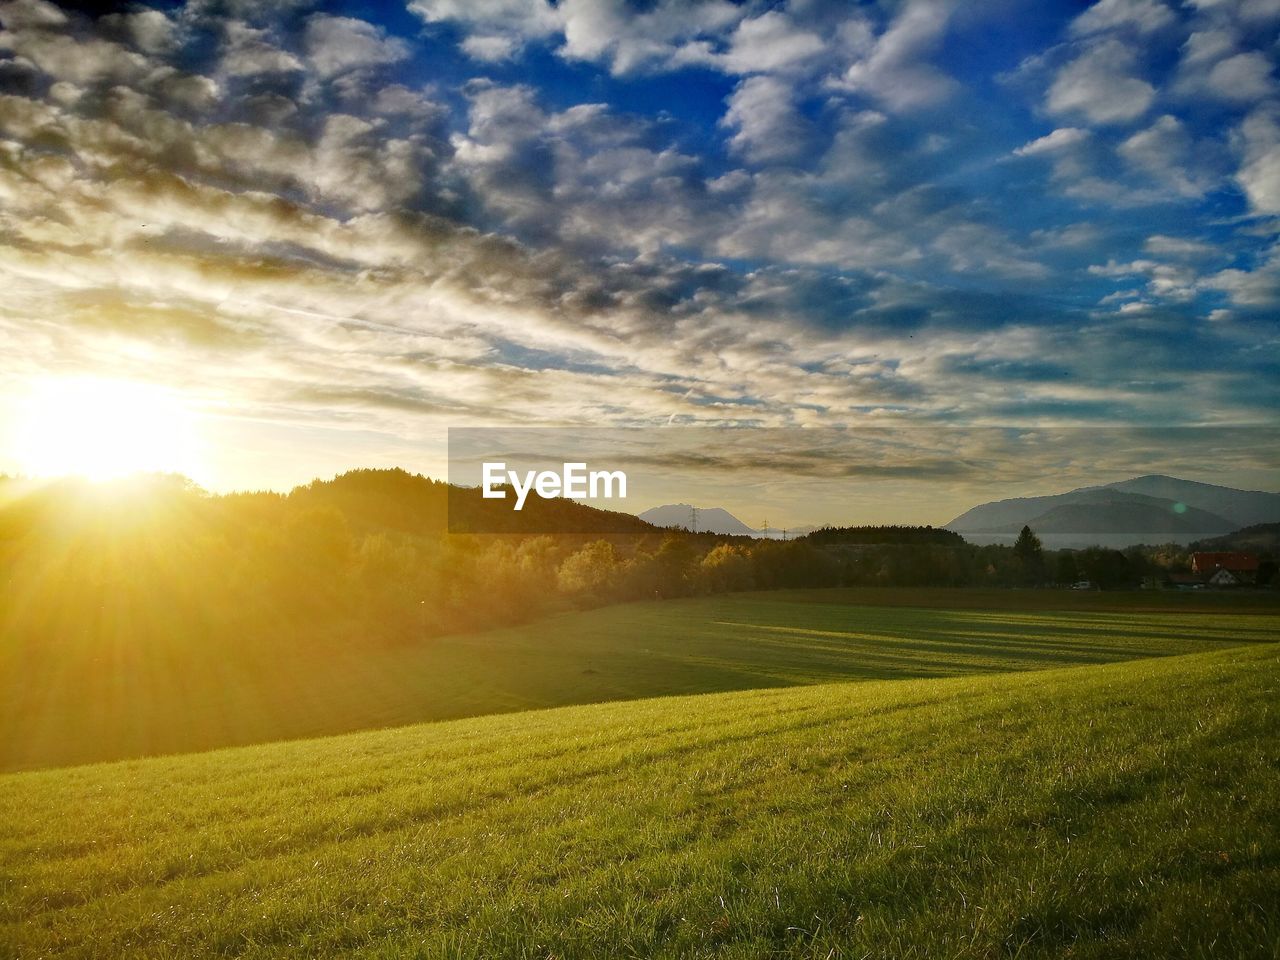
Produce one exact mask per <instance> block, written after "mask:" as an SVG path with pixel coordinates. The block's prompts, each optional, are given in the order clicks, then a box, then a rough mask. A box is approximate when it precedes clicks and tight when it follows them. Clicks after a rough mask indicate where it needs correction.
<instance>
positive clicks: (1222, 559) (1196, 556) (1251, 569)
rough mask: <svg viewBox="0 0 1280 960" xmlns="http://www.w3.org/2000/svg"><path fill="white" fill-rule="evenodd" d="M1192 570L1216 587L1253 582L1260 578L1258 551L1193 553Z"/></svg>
mask: <svg viewBox="0 0 1280 960" xmlns="http://www.w3.org/2000/svg"><path fill="white" fill-rule="evenodd" d="M1191 572H1192V573H1193V574H1195V575H1196V576H1198V577H1202V578H1203V579H1204V581H1205V582H1206V583H1210V584H1212V585H1213V586H1215V587H1235V586H1239V585H1241V584H1252V583H1253V582H1254V581H1255V580H1257V578H1258V555H1257V554H1256V553H1193V554H1192V555H1191Z"/></svg>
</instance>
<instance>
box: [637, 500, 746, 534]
mask: <svg viewBox="0 0 1280 960" xmlns="http://www.w3.org/2000/svg"><path fill="white" fill-rule="evenodd" d="M693 509H694V508H693V506H692V505H690V504H687V503H668V504H664V505H663V506H661V507H653V508H652V509H650V510H646V511H645V512H644V513H642V514H640V515H639V516H640V519H641V520H643V521H645V522H646V523H651V524H653V525H654V526H655V527H672V528H677V529H685V530H688V529H689V528H690V527H691V526H692V525H693V516H692V514H693ZM697 509H698V531H699V532H700V533H720V534H728V535H733V536H742V537H754V536H755V535H756V531H755V530H752V529H751V528H750V527H748V526H747V525H746V524H745V523H743V522H742V521H741V520H739V519H738V518H737V517H735V516H734V515H733V514H732V513H730V512H729V511H728V510H725V509H723V508H722V507H705V508H704V507H698V508H697Z"/></svg>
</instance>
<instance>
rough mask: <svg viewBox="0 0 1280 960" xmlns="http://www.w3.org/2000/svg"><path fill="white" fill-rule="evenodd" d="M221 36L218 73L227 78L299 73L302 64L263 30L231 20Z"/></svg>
mask: <svg viewBox="0 0 1280 960" xmlns="http://www.w3.org/2000/svg"><path fill="white" fill-rule="evenodd" d="M224 33H225V36H226V40H225V43H224V45H223V48H222V63H221V70H222V72H223V73H225V74H227V75H228V76H232V77H252V76H257V75H258V74H264V73H268V74H269V73H292V72H294V71H299V70H302V61H301V60H299V59H298V58H297V57H295V56H294V55H293V54H292V53H290V52H288V51H287V50H282V49H281V48H280V47H278V46H276V45H275V44H274V43H272V42H271V39H270V35H269V33H268V31H266V30H258V29H255V28H254V27H251V26H249V25H248V24H246V23H241V22H239V21H236V20H231V21H228V22H227V23H226V24H225V26H224Z"/></svg>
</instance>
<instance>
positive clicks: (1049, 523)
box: [989, 497, 1231, 534]
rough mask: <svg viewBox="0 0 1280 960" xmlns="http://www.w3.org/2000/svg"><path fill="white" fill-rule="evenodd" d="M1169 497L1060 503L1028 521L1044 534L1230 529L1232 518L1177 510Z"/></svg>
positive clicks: (1012, 527) (1009, 528) (1015, 525)
mask: <svg viewBox="0 0 1280 960" xmlns="http://www.w3.org/2000/svg"><path fill="white" fill-rule="evenodd" d="M1173 503H1174V502H1173V501H1172V500H1157V501H1155V502H1152V503H1145V502H1142V501H1138V500H1133V499H1130V498H1128V497H1125V498H1123V499H1114V500H1111V499H1104V498H1097V499H1092V500H1089V501H1085V502H1081V503H1060V504H1058V505H1057V506H1054V507H1050V508H1049V509H1048V510H1046V511H1045V512H1044V513H1042V514H1040V515H1039V516H1038V517H1035V518H1033V519H1031V520H1029V521H1027V522H1028V524H1029V525H1030V526H1031V528H1032V529H1033V530H1035V531H1036V533H1039V534H1046V533H1078V534H1090V533H1165V534H1189V533H1196V534H1217V533H1221V532H1222V531H1224V530H1229V529H1230V528H1231V521H1229V520H1226V519H1225V518H1223V517H1219V516H1217V515H1215V514H1212V513H1209V512H1207V511H1205V510H1197V509H1195V508H1194V507H1188V508H1187V510H1186V512H1185V513H1176V512H1174V509H1173ZM1021 529H1022V524H1020V523H1012V524H1009V525H1008V526H1006V527H1004V528H1002V529H1001V530H999V531H989V532H993V533H995V532H999V533H1017V532H1018V531H1019V530H1021Z"/></svg>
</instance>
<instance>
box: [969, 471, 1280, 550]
mask: <svg viewBox="0 0 1280 960" xmlns="http://www.w3.org/2000/svg"><path fill="white" fill-rule="evenodd" d="M1273 521H1280V494H1277V493H1264V492H1261V491H1256V490H1236V489H1234V488H1232V487H1219V486H1215V485H1214V484H1211V483H1197V482H1196V481H1193V480H1180V479H1178V478H1177V477H1166V476H1159V475H1152V476H1145V477H1135V478H1133V479H1132V480H1122V481H1120V482H1118V483H1110V484H1106V485H1104V486H1098V487H1081V488H1080V489H1078V490H1072V491H1070V492H1068V493H1061V494H1057V495H1054V496H1045V497H1019V498H1016V499H1012V500H997V501H994V502H992V503H984V504H982V505H980V506H977V507H974V508H973V509H972V510H967V511H965V512H964V513H962V514H961V515H960V516H958V517H956V518H955V519H954V520H952V521H951V522H950V523H948V524H947V525H946V526H947V529H949V530H954V531H956V532H957V533H960V534H965V533H972V534H1014V533H1017V532H1018V531H1019V530H1020V529H1021V528H1022V527H1023V525H1026V526H1029V527H1031V529H1032V530H1034V531H1035V532H1036V533H1037V534H1072V535H1081V536H1085V535H1093V534H1098V535H1119V534H1138V533H1141V534H1148V535H1153V534H1159V535H1169V536H1177V537H1188V536H1196V535H1201V536H1214V535H1221V534H1225V533H1230V532H1231V531H1233V530H1238V529H1240V528H1241V527H1247V526H1251V525H1253V524H1258V523H1269V522H1273Z"/></svg>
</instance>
